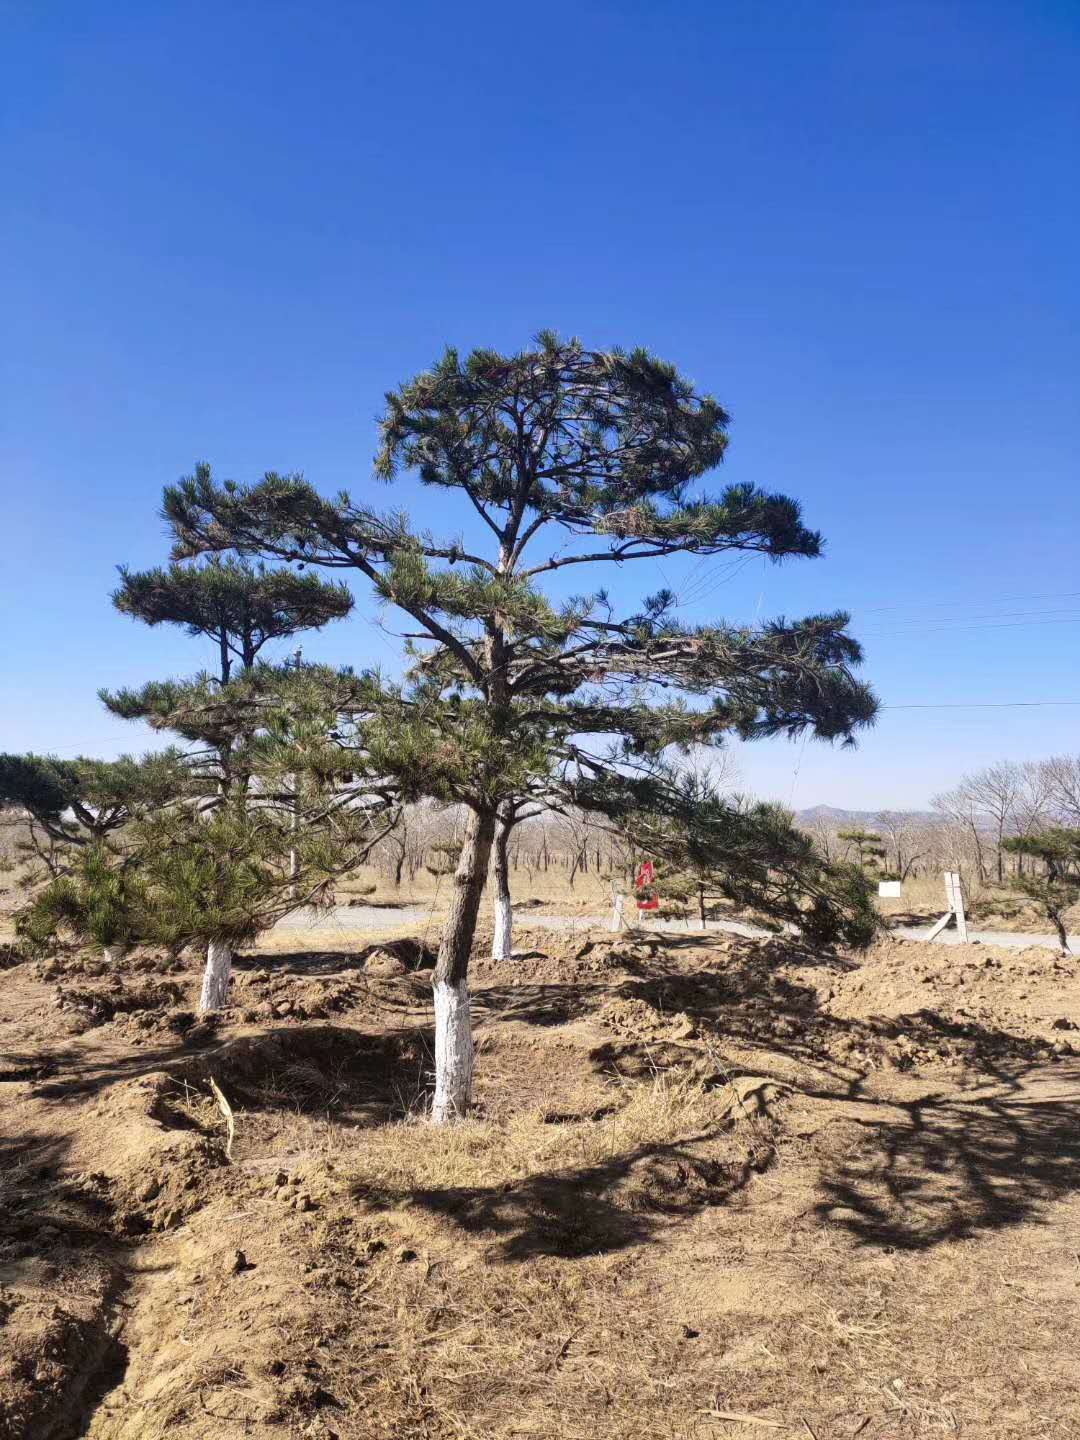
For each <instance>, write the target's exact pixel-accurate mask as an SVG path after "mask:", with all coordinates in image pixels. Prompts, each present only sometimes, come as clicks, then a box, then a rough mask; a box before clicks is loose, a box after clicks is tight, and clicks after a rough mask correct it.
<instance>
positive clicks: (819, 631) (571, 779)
mask: <svg viewBox="0 0 1080 1440" xmlns="http://www.w3.org/2000/svg"><path fill="white" fill-rule="evenodd" d="M727 430H728V417H727V415H726V413H725V411H724V410H723V409H722V407H721V406H720V405H719V404H718V403H717V402H716V401H715V400H714V399H712V398H711V397H710V396H708V395H702V394H698V393H697V392H696V391H695V390H694V388H693V387H692V385H691V384H690V383H689V382H688V381H686V380H685V379H684V378H683V377H681V376H680V375H679V374H678V372H677V371H676V370H675V369H674V368H673V367H672V366H670V365H667V364H664V363H662V362H661V361H659V360H657V359H655V358H654V357H652V356H651V355H649V354H648V353H646V352H645V351H643V350H635V351H632V352H629V353H627V352H622V351H617V350H612V351H599V350H589V349H586V348H585V347H584V346H583V345H581V344H580V343H579V342H577V341H570V342H562V341H560V340H559V339H558V338H557V337H555V336H554V335H551V334H547V333H545V334H542V335H540V336H539V337H538V340H537V343H536V345H535V346H534V348H532V349H529V350H526V351H523V352H522V353H520V354H517V355H508V356H504V355H499V354H496V353H494V352H492V351H474V352H473V353H471V354H470V355H468V356H467V357H466V358H464V359H462V358H461V357H460V356H459V355H458V353H457V352H455V351H453V350H450V351H447V353H446V354H445V355H444V357H443V358H442V360H440V361H439V363H438V364H437V365H435V366H434V367H433V368H432V369H431V370H428V371H425V372H424V373H422V374H420V375H418V376H417V377H416V378H415V379H413V380H411V381H409V382H408V383H407V384H405V385H403V386H402V387H401V388H400V389H399V390H397V391H394V392H392V393H390V394H389V395H388V396H387V400H386V411H385V413H384V415H383V417H382V421H381V444H380V447H379V451H378V455H377V457H376V465H375V470H376V474H377V476H378V477H380V478H381V479H383V480H385V481H391V480H393V479H394V477H395V476H396V475H397V474H398V473H399V472H400V471H402V470H408V471H412V472H414V473H416V474H417V475H418V476H419V478H420V480H421V481H422V482H423V483H424V484H425V485H427V486H430V487H432V488H434V489H437V490H441V491H446V492H449V493H450V494H451V495H453V496H457V497H459V498H461V499H462V500H463V501H464V502H465V503H466V506H467V511H466V513H468V514H470V515H473V516H474V517H476V518H477V520H478V527H476V528H478V529H479V531H480V534H481V536H482V537H485V538H484V539H483V540H482V541H479V542H477V543H476V544H473V545H466V544H465V543H464V542H463V541H462V540H461V539H457V538H448V539H443V538H438V537H435V536H433V535H432V534H430V533H428V532H427V531H424V530H420V529H418V528H415V527H413V526H411V525H410V524H409V522H408V520H407V518H406V517H405V516H404V515H401V514H397V513H393V512H390V513H384V512H381V511H380V510H378V509H377V508H375V507H374V506H373V505H371V504H368V503H366V502H363V501H358V500H354V499H353V498H352V497H351V496H350V495H349V494H347V493H342V494H340V495H338V496H336V497H335V498H334V499H326V498H324V497H323V496H321V495H320V494H319V493H318V492H317V491H316V490H315V489H314V488H313V487H312V486H311V485H310V484H308V483H307V482H306V481H305V480H304V479H303V477H301V476H297V475H279V474H275V473H270V474H267V475H266V476H265V477H264V478H263V479H262V480H261V481H260V482H258V483H256V484H254V485H250V486H245V485H238V484H234V483H227V484H225V485H219V484H217V483H215V482H214V480H213V478H212V476H211V474H210V472H209V470H208V469H207V468H206V467H200V469H199V470H197V471H196V473H195V474H194V475H193V476H191V477H190V478H189V479H188V480H186V481H183V482H182V483H180V484H179V485H176V486H173V487H170V488H169V489H168V490H167V491H166V494H165V507H164V513H165V515H166V517H167V518H168V520H169V521H170V522H171V524H172V527H173V530H174V533H175V536H176V546H175V555H176V557H177V558H179V559H184V558H188V557H192V556H195V555H198V554H202V553H207V552H211V553H212V552H218V551H222V550H225V549H235V550H238V551H240V552H241V553H244V554H249V555H259V556H263V557H266V558H272V559H273V558H276V559H280V560H286V561H296V562H301V563H303V564H314V565H318V566H323V567H327V568H330V569H337V570H350V571H353V572H357V573H359V574H361V575H363V576H365V577H366V579H367V580H368V581H369V582H370V584H371V586H372V587H373V590H374V592H375V594H376V595H377V596H379V597H380V598H381V599H382V600H383V601H385V602H386V603H387V604H388V605H392V606H395V607H396V608H397V609H398V610H399V611H401V612H403V613H404V615H405V616H407V617H408V619H409V620H410V621H411V622H412V628H411V629H410V631H409V639H410V644H412V645H413V647H414V652H413V668H412V672H411V675H410V679H409V682H408V683H407V684H406V685H405V686H403V687H390V686H381V687H379V688H380V696H381V698H380V700H379V703H378V705H377V706H376V707H375V710H374V712H372V713H371V714H369V715H368V716H367V718H366V720H365V722H364V731H363V738H362V743H363V746H364V748H365V752H366V753H368V754H370V755H372V756H373V757H380V758H381V763H382V764H383V765H384V766H385V768H386V769H387V771H388V772H391V773H392V774H393V775H394V776H395V777H397V778H398V779H399V780H400V782H401V784H402V786H403V793H404V794H405V797H406V798H409V796H410V795H418V794H429V795H434V796H436V797H437V798H440V799H453V800H456V801H458V802H459V803H461V804H463V805H465V806H466V807H467V810H468V823H467V825H466V827H465V833H464V840H463V844H462V849H461V855H460V859H459V861H458V865H457V870H456V872H455V877H454V881H455V883H454V892H453V896H452V899H451V904H450V909H449V914H448V916H447V921H446V926H445V929H444V932H443V937H442V941H441V945H440V949H439V956H438V962H437V966H436V972H435V986H434V990H435V1016H436V1093H435V1100H434V1106H433V1115H434V1118H435V1119H436V1120H438V1121H442V1120H446V1119H448V1118H451V1117H452V1116H454V1115H459V1114H462V1113H464V1111H465V1110H466V1109H467V1108H468V1105H469V1102H470V1097H471V1086H472V1069H473V1046H472V1032H471V1022H470V1015H469V993H468V985H467V976H468V963H469V954H470V949H471V946H472V941H473V935H474V931H475V925H476V919H477V911H478V906H479V902H480V897H481V893H482V890H483V887H484V882H485V878H486V874H487V869H488V863H489V859H490V855H491V849H492V844H493V840H494V837H495V832H496V826H497V822H498V814H499V807H500V805H503V804H505V803H506V802H508V801H512V800H518V799H520V798H522V797H529V796H542V795H543V794H544V793H545V791H548V790H558V791H560V792H561V793H565V791H566V788H567V787H568V786H569V787H570V788H571V789H576V791H577V798H578V799H579V800H580V801H581V802H582V803H587V804H589V805H591V806H595V807H597V808H599V809H605V808H618V809H621V810H623V811H624V812H625V811H627V810H628V809H630V808H631V807H632V805H633V804H634V803H640V802H642V801H643V800H646V799H647V800H649V803H652V801H653V800H654V799H655V798H656V796H657V795H658V794H659V793H660V788H659V780H658V775H657V773H656V768H657V761H658V759H659V758H660V757H662V756H663V753H664V752H665V751H666V750H667V749H668V748H669V747H672V746H678V745H691V744H715V743H720V742H721V741H722V739H723V738H724V736H726V735H728V734H732V733H734V734H738V735H740V736H742V737H744V738H747V739H751V738H754V737H757V736H765V735H776V734H785V735H789V736H795V735H799V734H801V733H802V732H804V731H806V730H809V731H810V732H811V733H813V734H814V735H816V736H818V737H820V738H822V739H826V740H835V739H839V740H842V741H850V740H851V739H852V737H853V735H854V733H855V732H856V730H857V729H858V728H859V727H860V726H864V725H868V724H869V723H871V722H872V720H873V718H874V714H875V709H876V702H875V699H874V697H873V694H872V693H871V691H870V690H869V689H868V688H867V687H866V686H865V685H864V684H862V683H860V682H859V681H858V680H857V679H856V678H855V676H854V674H853V670H854V668H855V667H856V666H857V665H858V664H859V662H860V659H861V652H860V648H859V646H858V644H857V643H856V641H855V640H854V639H852V638H851V636H850V635H849V634H848V633H847V630H846V626H847V621H848V617H847V616H846V615H845V614H842V613H827V614H821V615H812V616H809V617H807V618H805V619H802V620H797V621H792V622H787V621H784V620H778V621H773V622H769V623H767V624H763V625H732V624H728V623H726V622H723V621H716V622H713V623H710V624H706V625H698V626H692V625H687V624H685V623H682V622H681V620H680V619H679V617H678V614H677V608H678V607H677V604H676V599H675V597H674V596H673V595H672V594H671V593H670V592H669V591H666V590H664V591H661V592H659V593H658V594H655V595H652V596H649V597H645V598H643V600H642V601H641V603H640V605H639V607H638V608H637V609H636V611H634V612H633V613H631V614H629V615H625V616H620V615H619V614H618V612H617V610H616V607H615V604H614V602H613V601H612V600H611V598H610V597H609V595H608V594H607V592H606V591H605V590H604V589H603V588H596V589H594V590H593V591H592V592H591V593H589V594H586V595H582V596H579V597H577V598H574V599H570V600H566V601H563V602H560V603H556V602H554V601H552V600H550V599H548V598H547V597H546V596H545V595H544V594H543V592H542V591H541V589H540V588H539V586H540V582H541V581H542V580H543V579H544V577H550V576H554V575H556V574H557V573H558V572H561V571H564V570H567V571H570V573H573V571H572V569H571V567H582V566H586V567H609V566H615V567H620V568H621V569H624V568H625V567H626V566H627V565H628V564H629V563H630V562H632V561H645V562H648V561H652V560H659V559H664V558H666V557H669V556H676V555H692V556H699V557H709V556H717V555H725V554H731V553H751V554H753V553H759V554H762V555H765V556H767V557H769V558H770V559H772V560H776V561H779V560H782V559H785V558H788V557H805V558H812V557H814V556H817V555H818V554H820V552H821V537H820V536H819V535H818V534H817V533H816V532H815V531H813V530H810V529H808V528H807V527H806V526H805V525H804V524H803V522H802V518H801V515H800V510H799V506H798V504H797V503H796V502H795V501H794V500H792V499H790V498H788V497H787V496H784V495H778V494H769V493H766V492H764V491H761V490H759V489H757V488H755V487H753V486H749V485H732V486H728V487H726V488H725V489H723V490H722V491H721V492H720V493H719V494H716V495H710V494H708V493H703V492H701V491H697V490H695V488H694V487H695V486H696V484H697V482H699V481H700V480H701V478H702V477H703V476H705V475H706V474H707V473H708V472H710V471H712V470H713V469H715V467H716V466H717V465H718V464H719V463H720V462H721V460H722V459H723V457H724V452H725V450H726V448H727V438H728V437H727ZM357 740H358V743H360V733H359V731H358V732H357ZM646 785H647V786H648V787H650V788H649V789H646V788H644V787H645V786H646Z"/></svg>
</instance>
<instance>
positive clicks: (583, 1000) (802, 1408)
mask: <svg viewBox="0 0 1080 1440" xmlns="http://www.w3.org/2000/svg"><path fill="white" fill-rule="evenodd" d="M518 941H519V945H520V947H521V951H520V953H519V955H518V956H517V957H516V958H515V959H514V960H513V961H510V962H503V963H499V964H493V963H492V962H490V961H487V960H484V959H482V958H478V959H477V960H476V961H475V962H474V977H473V985H474V998H475V1010H476V1019H477V1036H478V1043H479V1056H478V1107H477V1114H476V1115H475V1116H474V1117H472V1118H470V1119H469V1120H468V1121H467V1122H465V1123H463V1124H461V1125H458V1126H455V1127H452V1128H450V1129H447V1130H445V1131H434V1130H432V1129H431V1128H430V1126H428V1125H426V1124H425V1123H424V1121H423V1120H422V1119H421V1118H420V1116H421V1113H422V1110H423V1105H424V1100H425V1096H426V1094H427V1091H428V1087H429V1084H430V1072H431V1033H430V1023H431V1016H430V990H429V978H428V974H427V968H426V967H427V965H428V963H429V960H430V956H429V955H427V954H425V952H424V949H423V947H422V946H420V945H418V944H416V943H415V942H413V941H411V939H410V937H408V936H407V935H404V934H403V933H401V932H398V933H397V934H396V935H395V934H394V933H393V932H389V931H388V932H387V935H386V937H384V940H383V942H382V943H373V942H372V939H371V937H369V936H363V937H361V936H356V937H353V939H351V940H350V939H349V938H347V937H342V935H341V934H340V933H338V934H334V935H330V934H324V935H320V933H319V932H317V931H309V932H302V933H296V932H290V933H289V934H288V935H285V934H284V933H283V934H280V935H274V936H270V937H267V939H266V940H265V941H264V942H263V943H262V944H261V945H260V946H259V947H258V948H257V951H256V952H255V953H253V954H251V955H249V956H247V957H246V958H245V959H244V960H243V961H241V962H240V964H239V966H238V971H237V976H236V988H235V994H234V998H235V1005H234V1007H233V1008H232V1009H230V1010H229V1011H227V1012H225V1013H224V1014H223V1015H222V1016H221V1017H220V1018H219V1020H218V1021H217V1022H216V1023H215V1024H213V1025H208V1024H199V1023H196V1022H195V1017H194V1013H193V1011H194V998H195V994H196V990H197V983H198V973H197V957H192V958H191V959H190V960H184V961H182V962H180V963H179V964H177V963H176V962H172V961H169V960H167V959H165V958H164V957H160V956H153V955H142V956H137V957H131V958H129V959H128V960H127V961H125V962H124V963H123V964H122V966H121V968H120V971H119V973H118V974H115V973H113V972H111V971H109V970H107V969H106V968H105V967H104V966H102V965H100V964H99V962H97V961H96V960H93V959H87V958H80V957H79V956H77V955H60V956H57V957H56V958H54V959H53V960H51V961H49V962H46V963H37V964H20V965H15V966H13V967H11V968H7V969H5V970H2V971H0V1094H2V1095H3V1097H4V1101H5V1103H4V1110H3V1114H4V1125H3V1133H2V1135H0V1147H2V1153H3V1160H4V1164H3V1167H2V1170H0V1437H2V1440H15V1437H18V1440H67V1437H75V1436H86V1437H89V1440H159V1437H164V1436H168V1437H169V1440H221V1437H230V1440H231V1437H233V1436H235V1437H240V1436H249V1437H255V1440H260V1437H266V1440H271V1437H281V1440H284V1437H293V1436H297V1437H299V1436H316V1437H327V1440H329V1437H338V1440H354V1437H357V1440H358V1437H361V1436H363V1437H387V1440H389V1437H395V1440H396V1437H417V1440H419V1437H424V1440H480V1437H484V1440H487V1437H491V1440H510V1437H560V1440H562V1437H566V1440H578V1437H588V1440H607V1437H612V1440H613V1437H616V1436H618V1437H627V1436H631V1437H636V1436H643V1437H656V1440H661V1437H663V1440H676V1437H678V1440H699V1437H700V1440H704V1437H717V1440H725V1437H731V1440H755V1437H761V1436H765V1435H768V1434H774V1435H777V1436H783V1435H792V1436H802V1437H807V1436H809V1437H811V1440H837V1437H855V1436H861V1437H863V1440H900V1437H905V1440H907V1437H915V1436H926V1437H930V1436H940V1435H959V1436H966V1437H990V1436H993V1437H1001V1440H1009V1437H1015V1440H1020V1437H1024V1440H1036V1437H1046V1440H1050V1437H1054V1440H1058V1437H1068V1436H1080V1420H1078V1418H1077V1417H1078V1415H1080V1360H1078V1358H1077V1357H1078V1356H1080V1309H1078V1302H1080V1248H1078V1246H1080V1242H1078V1239H1077V1237H1078V1235H1080V1127H1078V1125H1077V1104H1078V1101H1080V1032H1078V1031H1077V1030H1076V1028H1075V1027H1076V1025H1077V1023H1078V1022H1080V982H1078V979H1077V974H1076V972H1075V970H1074V968H1073V967H1072V966H1071V965H1069V964H1068V963H1066V962H1063V961H1061V960H1060V959H1058V958H1056V957H1055V956H1054V955H1053V954H1052V953H1051V952H1049V951H1045V950H1038V949H1031V950H1027V951H1023V952H1016V951H997V950H993V949H991V948H989V947H984V946H967V947H952V948H948V949H945V948H939V947H932V946H925V945H919V944H912V943H905V942H903V941H897V940H886V941H884V942H882V944H880V945H879V946H878V947H876V948H875V949H874V950H873V951H871V952H870V953H869V954H868V955H866V956H863V957H852V956H848V955H843V954H828V955H822V954H816V953H813V952H810V951H807V950H803V949H800V948H798V947H797V946H794V945H793V944H791V943H790V942H786V941H784V942H781V941H770V942H764V943H762V942H748V941H743V940H739V939H736V938H734V937H731V938H727V937H724V938H719V937H717V938H712V937H710V938H709V940H708V942H707V943H705V942H703V941H702V939H701V938H700V937H693V936H658V935H649V936H633V935H629V936H619V937H613V936H610V935H603V934H600V933H596V934H594V935H592V936H591V937H586V938H584V939H583V938H582V937H576V938H572V937H569V936H558V935H553V934H551V933H549V932H543V931H540V930H535V931H532V932H529V931H528V930H526V929H522V931H521V932H520V934H519V937H518ZM482 949H483V946H482V944H481V945H478V952H480V953H482ZM211 1077H213V1079H214V1080H215V1082H216V1083H217V1085H218V1086H219V1087H220V1090H221V1091H222V1093H223V1094H224V1095H225V1097H226V1099H227V1102H228V1104H229V1105H230V1107H231V1109H232V1111H233V1116H234V1125H235V1134H234V1139H233V1141H232V1144H231V1147H229V1151H230V1153H228V1154H227V1153H226V1151H227V1127H226V1119H225V1116H224V1115H223V1113H222V1112H221V1110H220V1109H219V1107H218V1105H217V1103H216V1102H215V1100H214V1098H213V1094H212V1091H211V1088H210V1079H211Z"/></svg>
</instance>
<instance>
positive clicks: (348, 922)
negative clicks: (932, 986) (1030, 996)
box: [277, 905, 1080, 954]
mask: <svg viewBox="0 0 1080 1440" xmlns="http://www.w3.org/2000/svg"><path fill="white" fill-rule="evenodd" d="M437 916H438V911H434V910H431V909H423V908H420V907H418V906H407V905H406V906H402V907H401V908H400V909H399V908H397V907H391V906H382V905H335V906H333V907H331V909H329V910H318V911H316V910H298V911H296V913H295V914H293V915H287V916H286V917H285V919H284V920H281V921H280V922H279V923H278V926H277V928H278V929H279V930H314V929H326V928H331V929H334V928H337V929H341V930H344V931H360V932H365V933H366V932H370V931H376V930H382V929H385V928H386V926H387V925H397V924H401V925H430V924H432V923H433V921H434V920H435V919H436V917H437ZM519 918H520V919H521V920H522V921H524V922H526V923H527V924H528V925H529V926H536V927H538V928H540V929H543V930H570V931H572V932H574V933H577V932H578V931H580V932H582V933H584V932H586V931H589V930H596V929H598V928H602V927H604V926H605V925H606V924H607V921H608V916H606V915H548V914H541V913H537V912H535V911H532V910H529V911H526V912H524V914H523V915H522V916H520V917H519ZM642 928H643V929H645V930H647V931H650V930H651V931H661V932H663V933H665V934H673V935H694V934H697V935H700V934H702V933H704V932H708V933H710V934H720V935H741V936H742V937H743V938H744V939H747V940H767V939H768V938H769V932H768V931H767V930H760V929H756V928H755V927H754V926H753V925H744V924H742V923H741V922H740V921H738V920H710V921H709V922H708V924H707V925H705V926H704V932H703V927H702V926H701V925H700V924H699V923H697V922H696V921H691V920H648V921H645V922H644V923H643V926H642ZM930 928H931V927H930V926H929V925H925V926H921V927H919V926H914V925H904V926H898V927H897V928H896V929H895V930H893V932H892V933H893V934H894V935H899V936H900V937H901V938H902V939H904V940H925V939H926V937H927V934H928V932H929V930H930ZM972 942H975V943H977V944H980V945H1000V946H1002V947H1004V948H1005V949H1007V950H1026V949H1028V948H1029V946H1032V945H1035V946H1039V947H1041V948H1044V949H1047V950H1057V949H1058V948H1059V946H1058V941H1057V936H1056V935H1029V934H1027V933H1025V932H1020V931H1013V930H972V929H970V928H969V930H968V943H969V944H970V943H972ZM934 943H935V944H938V945H959V944H960V937H959V936H958V935H957V933H956V931H955V930H946V931H945V932H944V933H943V934H941V935H939V936H938V937H937V939H936V941H935V942H934ZM1069 944H1070V948H1071V949H1072V950H1073V951H1074V953H1077V954H1080V935H1070V936H1069Z"/></svg>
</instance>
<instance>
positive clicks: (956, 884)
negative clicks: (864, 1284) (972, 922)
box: [946, 870, 968, 945]
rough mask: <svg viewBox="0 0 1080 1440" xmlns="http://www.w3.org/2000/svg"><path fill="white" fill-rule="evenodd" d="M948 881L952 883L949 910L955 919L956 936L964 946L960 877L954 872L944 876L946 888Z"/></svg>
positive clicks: (964, 933)
mask: <svg viewBox="0 0 1080 1440" xmlns="http://www.w3.org/2000/svg"><path fill="white" fill-rule="evenodd" d="M950 881H951V883H952V896H951V905H950V909H951V910H952V912H953V914H954V915H955V917H956V930H957V934H958V935H959V936H960V942H961V944H963V945H966V944H967V938H968V932H967V915H966V914H965V913H964V891H963V888H962V887H961V884H960V876H959V875H958V874H957V872H956V871H955V870H954V871H952V872H951V874H949V875H947V876H946V886H948V884H949V882H950Z"/></svg>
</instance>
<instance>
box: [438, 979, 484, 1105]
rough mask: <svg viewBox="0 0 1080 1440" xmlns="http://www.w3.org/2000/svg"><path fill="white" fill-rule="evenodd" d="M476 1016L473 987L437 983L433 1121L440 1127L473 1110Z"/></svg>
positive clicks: (448, 982)
mask: <svg viewBox="0 0 1080 1440" xmlns="http://www.w3.org/2000/svg"><path fill="white" fill-rule="evenodd" d="M473 1056H474V1051H473V1038H472V1017H471V1015H470V1012H469V985H468V981H466V980H459V981H458V982H457V984H454V983H453V982H452V981H449V980H436V981H435V1099H434V1101H433V1102H432V1106H431V1118H432V1120H434V1122H435V1123H436V1125H444V1124H445V1123H446V1122H447V1121H448V1120H455V1119H459V1118H460V1117H461V1116H462V1115H464V1114H465V1113H466V1112H467V1111H468V1108H469V1103H470V1101H471V1100H472V1082H473Z"/></svg>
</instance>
